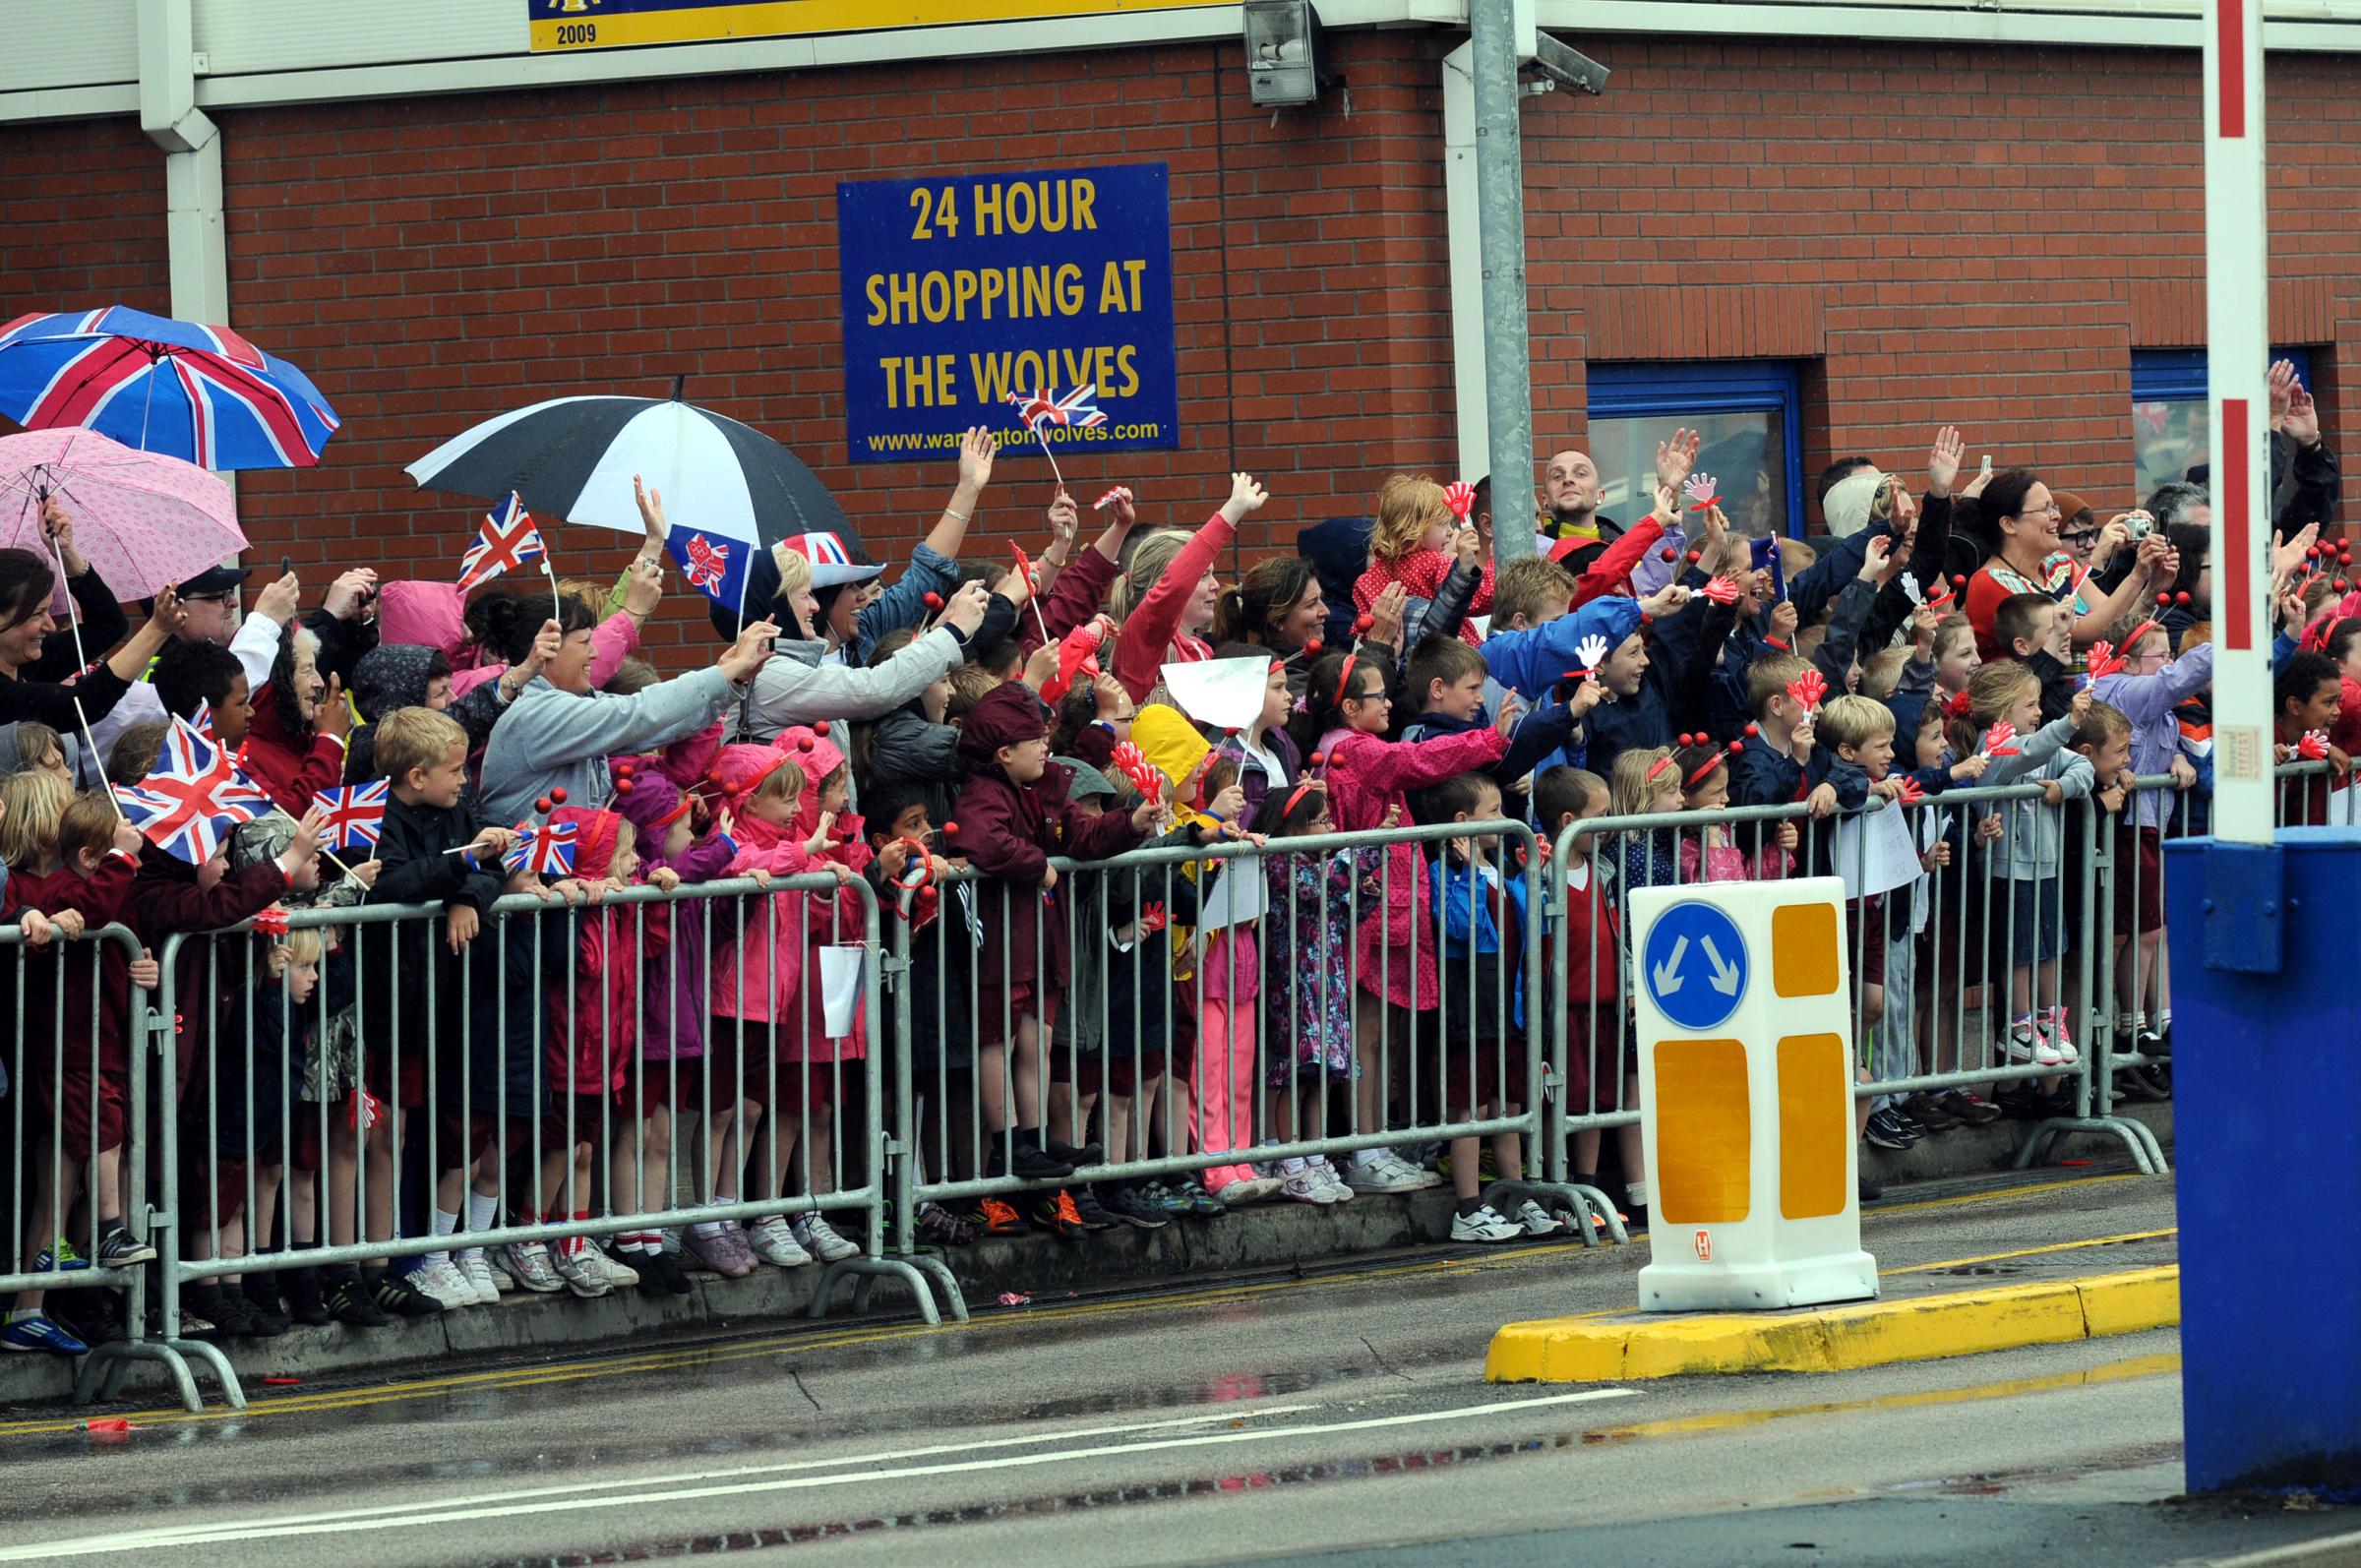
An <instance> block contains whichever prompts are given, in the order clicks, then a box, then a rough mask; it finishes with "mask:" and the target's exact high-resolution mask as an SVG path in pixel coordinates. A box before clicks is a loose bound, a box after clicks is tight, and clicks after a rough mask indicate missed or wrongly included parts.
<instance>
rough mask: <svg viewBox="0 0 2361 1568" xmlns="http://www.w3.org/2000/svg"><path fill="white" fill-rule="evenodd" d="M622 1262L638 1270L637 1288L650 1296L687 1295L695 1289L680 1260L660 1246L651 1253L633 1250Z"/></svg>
mask: <svg viewBox="0 0 2361 1568" xmlns="http://www.w3.org/2000/svg"><path fill="white" fill-rule="evenodd" d="M624 1262H626V1263H628V1264H630V1265H631V1266H632V1267H633V1268H635V1269H636V1270H638V1271H639V1289H640V1290H642V1291H644V1292H646V1293H647V1294H648V1295H650V1296H687V1295H688V1294H689V1293H690V1292H691V1291H692V1290H694V1289H695V1287H694V1286H692V1285H691V1284H690V1283H689V1271H688V1270H687V1269H684V1268H682V1267H681V1265H680V1260H679V1259H677V1258H675V1257H674V1256H673V1255H672V1254H671V1253H669V1252H667V1251H665V1250H664V1249H663V1248H662V1247H658V1248H656V1250H655V1251H654V1252H653V1253H652V1254H651V1253H647V1252H633V1253H630V1254H628V1255H627V1256H626V1257H625V1258H624Z"/></svg>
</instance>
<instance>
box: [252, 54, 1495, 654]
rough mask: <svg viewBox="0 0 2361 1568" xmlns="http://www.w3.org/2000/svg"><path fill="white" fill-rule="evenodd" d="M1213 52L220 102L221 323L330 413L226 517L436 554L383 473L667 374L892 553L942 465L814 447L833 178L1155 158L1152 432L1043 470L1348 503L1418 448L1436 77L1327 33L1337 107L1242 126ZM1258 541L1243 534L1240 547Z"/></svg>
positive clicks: (1423, 404)
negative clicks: (1130, 444)
mask: <svg viewBox="0 0 2361 1568" xmlns="http://www.w3.org/2000/svg"><path fill="white" fill-rule="evenodd" d="M1237 53H1238V51H1237V50H1236V48H1235V47H1232V46H1227V45H1225V46H1224V47H1222V48H1219V49H1216V48H1205V47H1198V48H1187V49H1159V50H1138V51H1129V52H1121V53H1113V54H1102V55H1053V56H1047V57H1042V58H1038V59H1032V60H1026V61H1021V62H1020V61H998V62H995V61H986V62H982V63H977V64H972V65H950V66H940V67H932V68H920V69H916V70H906V69H898V68H897V69H894V70H882V69H879V70H861V71H846V72H840V73H832V74H829V75H825V76H811V75H803V76H766V77H750V78H739V79H732V80H726V81H725V80H714V81H703V82H683V83H669V84H661V85H647V86H632V87H626V88H618V89H609V90H586V89H585V90H565V91H554V92H545V93H531V94H524V93H519V94H511V95H506V96H501V97H490V98H486V97H471V98H465V99H459V98H446V99H425V100H418V101H413V102H403V103H368V104H357V105H348V106H343V107H339V108H333V109H316V108H299V109H288V110H283V111H275V112H269V113H256V114H244V115H238V116H234V117H230V118H229V119H227V120H226V122H225V125H224V134H225V135H226V136H227V137H228V138H229V156H228V167H227V184H228V201H229V208H230V212H229V223H230V247H231V273H232V283H231V288H232V297H233V299H234V300H235V301H236V306H237V312H238V319H239V325H240V326H241V327H242V328H243V329H244V330H245V331H246V332H249V333H251V334H252V335H253V336H254V337H255V338H256V339H257V340H258V341H261V342H263V343H266V344H268V345H270V346H271V347H272V349H273V350H274V351H276V352H278V353H281V354H283V355H285V356H286V357H288V358H290V359H292V360H293V361H295V362H296V363H297V364H300V365H303V366H305V367H306V368H307V369H308V370H310V372H311V373H312V374H313V376H314V377H315V378H316V379H317V380H318V381H319V382H320V384H321V385H322V387H323V388H324V389H327V390H330V391H331V393H332V395H333V397H334V398H335V400H336V402H337V407H338V412H339V413H340V414H342V415H343V416H344V419H345V421H346V424H345V429H344V432H343V433H342V434H341V435H339V436H338V437H337V439H336V441H335V442H334V443H333V445H332V446H331V447H330V449H329V456H328V460H327V461H326V462H325V463H324V464H323V465H322V467H321V468H319V469H318V470H315V471H312V472H307V473H293V474H278V473H272V474H261V475H251V476H248V478H247V480H246V481H245V487H244V492H243V494H244V510H245V514H246V516H247V519H248V524H249V528H250V531H251V532H252V533H253V535H254V536H255V539H256V542H257V543H258V545H263V546H264V547H265V549H266V551H267V553H268V554H269V555H275V554H277V553H278V552H279V551H280V550H281V549H282V548H284V549H289V550H292V551H293V552H294V553H295V554H296V555H297V557H298V558H299V559H307V560H308V559H317V558H319V557H322V556H326V557H328V558H331V559H346V558H348V557H353V556H365V557H367V558H370V559H374V560H377V561H379V562H381V563H383V564H385V565H386V566H387V567H388V568H389V569H392V570H398V571H405V572H417V573H434V572H441V571H445V570H448V568H449V563H450V562H451V561H452V560H453V559H454V558H455V555H456V551H457V548H458V546H457V544H456V542H455V541H457V540H458V539H459V538H460V535H461V533H462V531H463V530H465V529H468V528H471V527H472V521H471V514H470V513H469V511H468V510H467V507H466V505H465V504H464V503H459V502H455V501H450V500H436V499H434V498H431V497H422V496H421V495H420V494H419V493H418V492H417V491H416V490H415V489H414V488H412V487H411V486H410V484H409V482H408V481H407V480H406V479H405V478H403V477H402V475H401V474H400V472H399V469H400V467H401V465H402V464H403V463H404V462H407V461H409V460H411V459H413V458H415V457H417V456H419V455H420V454H421V453H423V452H426V451H428V450H429V449H431V448H432V447H433V446H435V445H436V444H437V443H438V442H440V441H442V440H444V439H445V438H447V437H449V436H451V435H454V434H455V433H456V432H458V431H459V430H460V429H462V428H464V427H465V426H466V425H468V424H470V423H472V422H474V421H475V420H477V419H480V418H483V417H486V416H488V415H491V414H494V413H497V412H500V411H501V410H503V409H505V408H508V407H513V406H515V405H516V404H518V403H522V402H528V401H531V400H533V399H535V398H538V397H543V396H551V395H557V394H560V393H563V392H575V391H583V390H591V389H599V390H608V389H613V390H627V391H637V392H645V393H648V394H659V395H660V394H661V393H662V392H664V391H667V390H668V389H669V387H670V385H671V378H672V377H673V375H675V374H676V373H682V372H685V373H687V374H688V375H689V377H690V382H689V395H690V396H691V398H692V399H693V400H695V401H697V402H700V403H703V404H705V405H707V406H710V407H713V408H715V409H717V410H719V411H721V412H724V413H728V414H731V415H734V416H736V417H738V418H741V419H745V420H747V421H749V422H751V423H753V424H756V425H757V426H759V427H761V428H762V429H764V430H766V431H768V432H770V433H771V434H773V435H775V436H777V437H778V438H779V439H780V440H781V441H783V442H785V443H786V444H787V445H788V446H789V447H791V448H792V449H794V450H795V451H797V452H799V453H801V454H804V455H805V456H806V457H807V459H808V460H810V461H812V462H813V463H814V465H815V466H816V467H817V468H818V469H819V470H820V472H821V475H822V477H823V478H825V479H826V480H827V481H828V482H829V483H830V484H831V485H832V486H833V487H835V489H836V492H837V494H838V495H839V497H840V498H841V499H842V500H843V501H844V503H845V507H846V510H847V512H848V513H851V515H852V517H853V519H854V521H855V524H856V526H858V527H859V528H860V529H861V530H862V532H863V534H864V536H865V538H866V539H868V541H869V542H870V543H871V545H872V547H873V548H875V549H877V550H878V551H879V552H880V553H882V552H884V551H885V550H887V549H906V548H907V544H908V542H909V541H911V540H913V539H915V538H916V537H917V535H918V533H919V531H920V530H921V529H923V528H924V527H925V526H926V524H927V523H928V522H929V521H931V520H932V519H933V517H934V515H935V514H936V513H937V512H938V509H939V508H940V506H941V504H942V500H943V498H944V495H945V494H946V493H947V491H948V489H949V487H950V482H951V479H952V476H953V473H954V468H953V466H952V464H951V463H949V462H948V461H945V460H940V459H938V460H937V461H935V462H934V463H932V464H921V463H918V462H912V463H910V464H907V465H901V464H894V465H874V464H873V465H862V466H860V467H857V468H856V467H854V466H852V465H850V464H846V463H844V462H842V461H841V453H842V451H843V445H844V434H843V424H842V391H843V383H842V380H841V376H840V373H839V370H838V357H839V340H838V335H837V331H838V329H837V316H838V301H839V298H840V295H839V293H838V283H837V274H836V250H835V244H836V233H835V196H836V184H837V182H838V181H839V180H841V179H846V178H854V179H859V178H890V177H896V176H901V175H907V174H911V173H918V172H930V171H939V172H944V173H956V172H962V171H967V170H983V169H995V168H1025V167H1035V166H1056V165H1059V164H1078V163H1089V162H1109V161H1130V160H1147V159H1161V160H1164V161H1166V162H1169V163H1170V164H1171V166H1172V173H1173V186H1172V190H1173V247H1174V272H1175V287H1174V293H1175V310H1176V313H1177V316H1178V334H1179V347H1180V372H1181V406H1182V423H1183V426H1184V434H1183V437H1182V446H1181V450H1179V451H1177V452H1147V453H1134V454H1117V455H1112V456H1109V457H1107V458H1104V459H1085V460H1084V461H1083V463H1082V464H1081V466H1079V467H1077V466H1075V465H1074V462H1073V460H1072V459H1068V474H1067V477H1068V479H1069V481H1070V482H1071V484H1072V485H1073V487H1074V489H1075V490H1076V491H1077V492H1081V493H1082V495H1083V499H1084V500H1085V501H1088V500H1089V499H1091V498H1092V497H1093V496H1095V495H1096V494H1097V490H1098V488H1101V487H1103V486H1104V484H1105V483H1107V482H1109V481H1110V480H1115V479H1120V480H1122V481H1125V482H1128V483H1130V484H1132V485H1133V486H1134V488H1135V489H1137V490H1138V491H1139V492H1140V493H1141V495H1142V496H1143V498H1144V499H1145V501H1146V503H1147V505H1146V507H1145V509H1144V510H1145V512H1146V513H1147V515H1148V516H1149V517H1150V518H1151V519H1163V518H1171V519H1173V520H1179V521H1184V522H1186V523H1188V524H1190V525H1194V524H1195V523H1196V522H1198V521H1200V520H1202V519H1203V517H1204V516H1205V514H1206V513H1208V512H1210V511H1211V510H1212V508H1213V507H1214V506H1215V505H1216V504H1218V502H1219V501H1220V499H1221V498H1222V497H1223V496H1224V495H1226V494H1227V493H1228V489H1229V480H1228V475H1229V472H1230V470H1231V468H1232V466H1233V462H1234V461H1235V462H1236V464H1237V465H1239V466H1242V467H1245V468H1248V469H1250V470H1253V471H1256V472H1260V473H1265V474H1269V475H1273V476H1275V478H1274V487H1275V489H1276V490H1277V493H1278V496H1279V499H1278V500H1277V501H1276V502H1275V503H1274V505H1273V506H1272V507H1271V508H1270V509H1269V510H1268V511H1267V512H1266V513H1264V514H1263V519H1258V520H1267V522H1268V523H1270V524H1275V525H1276V527H1277V528H1278V529H1279V530H1281V531H1282V532H1284V533H1286V534H1287V535H1289V536H1292V531H1293V528H1294V526H1295V525H1296V524H1297V523H1298V522H1299V521H1301V520H1311V519H1316V518H1318V517H1321V516H1325V515H1328V514H1330V513H1337V512H1347V511H1360V510H1362V506H1363V503H1364V499H1365V497H1366V496H1367V495H1368V494H1370V493H1371V492H1372V491H1373V489H1374V486H1375V483H1376V481H1377V479H1378V478H1380V477H1381V476H1382V475H1383V474H1384V473H1385V472H1386V471H1388V470H1389V469H1391V468H1393V467H1396V466H1400V465H1402V464H1406V463H1417V462H1426V461H1431V460H1432V459H1433V457H1434V454H1435V453H1436V452H1439V451H1441V450H1442V443H1443V441H1444V439H1445V437H1447V435H1448V430H1447V424H1446V409H1447V400H1448V399H1447V393H1446V392H1445V390H1444V389H1445V388H1446V386H1447V384H1448V380H1449V372H1448V362H1449V347H1448V341H1447V339H1448V331H1449V328H1448V319H1447V309H1446V299H1447V295H1446V280H1445V276H1444V269H1443V265H1442V261H1441V246H1440V234H1441V197H1440V190H1439V186H1438V185H1437V183H1436V176H1435V174H1434V165H1433V162H1432V159H1433V155H1434V150H1433V140H1434V139H1433V137H1432V135H1431V134H1429V133H1430V131H1431V129H1432V127H1433V126H1434V125H1436V124H1437V123H1438V121H1437V113H1438V110H1437V109H1436V106H1435V90H1434V88H1433V86H1432V84H1433V81H1434V73H1433V70H1432V68H1431V66H1429V65H1427V64H1425V63H1424V61H1423V56H1422V52H1421V44H1420V41H1419V40H1418V39H1416V38H1412V37H1409V36H1405V35H1398V34H1397V35H1364V36H1362V37H1358V38H1351V39H1347V40H1345V55H1346V58H1347V60H1348V62H1349V63H1348V69H1349V70H1350V71H1351V72H1352V73H1353V76H1354V83H1355V93H1354V103H1353V109H1354V112H1353V116H1352V118H1351V120H1350V121H1349V122H1348V121H1347V120H1346V119H1345V118H1344V116H1343V113H1342V108H1341V104H1339V105H1332V106H1331V107H1330V109H1329V110H1327V111H1325V112H1323V113H1322V114H1320V115H1317V116H1309V115H1306V116H1298V117H1295V118H1290V119H1286V120H1283V121H1282V122H1281V124H1280V126H1279V128H1278V129H1277V130H1276V131H1274V130H1272V129H1271V128H1270V126H1269V122H1268V118H1267V116H1265V117H1260V118H1257V117H1253V116H1251V115H1250V114H1248V113H1246V112H1243V111H1244V110H1245V109H1246V103H1245V83H1244V78H1243V75H1242V72H1241V70H1240V69H1239V68H1238V67H1239V62H1238V60H1237V59H1236V58H1235V57H1236V55H1237ZM922 129H923V132H924V134H923V135H919V134H914V133H915V132H916V131H919V130H922ZM1225 338H1227V342H1228V353H1227V355H1225V351H1224V344H1225ZM1233 422H1235V439H1236V448H1235V456H1234V452H1233V447H1232V440H1233ZM994 491H995V494H994V497H993V501H992V504H991V510H990V511H989V512H988V513H986V515H984V516H982V517H980V518H979V519H978V522H977V539H978V541H979V543H980V545H981V552H982V553H983V554H986V555H996V554H999V552H1000V551H1001V550H1002V548H1003V545H1002V541H1003V540H1004V539H1005V538H1006V537H1007V535H1008V534H1009V533H1010V532H1012V531H1019V530H1021V531H1022V532H1023V533H1025V534H1026V535H1027V536H1031V535H1034V534H1037V533H1038V532H1039V530H1040V528H1041V526H1042V524H1041V520H1040V515H1041V510H1042V509H1043V508H1044V507H1046V506H1047V504H1048V501H1049V474H1048V466H1047V464H1046V463H1045V462H1044V461H1043V459H1042V458H1041V457H1040V456H1039V455H1038V454H1033V455H1026V454H1025V453H1023V452H1017V453H1014V454H1012V455H1010V456H1009V457H1008V458H1006V459H1004V460H1003V461H1002V463H1001V465H1000V468H999V472H998V473H997V474H996V476H995V486H994ZM683 520H685V519H683ZM583 532H584V531H583V530H562V531H561V532H560V534H559V535H558V537H557V538H556V539H555V540H554V541H553V543H554V545H555V548H556V550H557V551H558V552H559V564H560V567H561V570H564V571H572V572H586V571H588V570H590V569H591V568H593V567H598V568H602V569H603V568H611V567H613V566H615V565H617V564H619V563H620V562H621V560H622V559H623V558H624V556H625V555H626V554H627V553H628V550H629V548H630V546H629V545H628V543H627V542H625V541H624V540H622V539H621V538H620V536H616V535H611V534H608V535H600V534H595V533H592V534H591V535H590V538H591V539H592V540H599V541H605V540H612V541H614V542H613V543H612V544H610V545H607V546H606V547H605V548H604V549H593V548H590V547H588V546H586V545H585V544H584V543H583V542H582V536H583ZM1273 537H1274V535H1273V533H1272V532H1271V529H1270V528H1269V527H1267V526H1266V527H1262V528H1258V529H1257V530H1256V531H1255V532H1254V533H1252V534H1250V535H1249V537H1248V539H1247V540H1246V545H1247V548H1248V549H1249V550H1258V549H1261V548H1264V547H1266V546H1267V545H1268V543H1269V542H1270V540H1271V539H1272V538H1273ZM282 540H292V541H293V542H290V543H285V544H282V543H281V541H282ZM678 597H680V598H681V599H682V600H684V601H693V599H694V596H693V595H689V594H687V593H686V592H685V591H684V592H682V593H681V594H680V595H678ZM696 609H697V606H696V603H694V602H683V603H681V604H677V605H672V606H668V612H669V613H668V614H667V615H666V616H665V617H664V625H663V628H662V629H661V630H660V633H659V640H662V638H663V637H664V636H667V635H672V634H686V635H688V636H690V637H692V638H694V639H695V641H696V643H697V644H698V645H699V646H709V645H710V641H711V632H710V631H709V630H708V629H706V628H705V627H704V625H703V617H702V615H701V614H699V613H696Z"/></svg>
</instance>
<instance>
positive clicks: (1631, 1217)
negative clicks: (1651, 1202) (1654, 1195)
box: [1623, 1198, 1648, 1236]
mask: <svg viewBox="0 0 2361 1568" xmlns="http://www.w3.org/2000/svg"><path fill="white" fill-rule="evenodd" d="M1623 1234H1624V1235H1625V1236H1646V1235H1647V1234H1648V1205H1647V1204H1645V1203H1634V1202H1632V1201H1631V1200H1630V1199H1629V1198H1625V1199H1624V1200H1623Z"/></svg>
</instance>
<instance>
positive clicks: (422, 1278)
mask: <svg viewBox="0 0 2361 1568" xmlns="http://www.w3.org/2000/svg"><path fill="white" fill-rule="evenodd" d="M409 1278H410V1289H411V1290H413V1291H416V1292H417V1293H418V1294H419V1295H421V1296H425V1297H431V1298H432V1299H434V1300H436V1301H440V1302H441V1303H442V1304H443V1308H444V1310H445V1311H449V1310H450V1309H452V1308H453V1307H457V1306H473V1305H474V1304H475V1287H474V1286H473V1285H470V1284H469V1283H468V1282H467V1276H466V1275H464V1274H462V1273H460V1272H459V1269H458V1265H456V1264H454V1263H453V1262H452V1261H451V1259H449V1258H438V1259H436V1260H435V1261H434V1262H432V1263H422V1264H420V1265H419V1266H418V1267H416V1268H414V1269H412V1270H410V1277H409Z"/></svg>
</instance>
